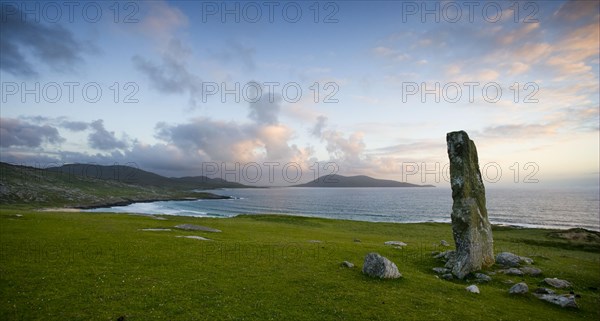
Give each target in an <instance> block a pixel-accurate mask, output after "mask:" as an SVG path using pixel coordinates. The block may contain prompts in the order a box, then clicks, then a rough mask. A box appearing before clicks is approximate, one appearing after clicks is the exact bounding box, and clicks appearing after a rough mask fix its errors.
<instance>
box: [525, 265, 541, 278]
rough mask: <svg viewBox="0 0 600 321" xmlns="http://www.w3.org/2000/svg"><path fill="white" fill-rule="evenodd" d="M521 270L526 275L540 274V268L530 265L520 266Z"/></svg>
mask: <svg viewBox="0 0 600 321" xmlns="http://www.w3.org/2000/svg"><path fill="white" fill-rule="evenodd" d="M521 271H523V273H525V274H527V275H531V276H540V275H541V274H542V270H540V269H538V268H534V267H530V266H524V267H522V268H521Z"/></svg>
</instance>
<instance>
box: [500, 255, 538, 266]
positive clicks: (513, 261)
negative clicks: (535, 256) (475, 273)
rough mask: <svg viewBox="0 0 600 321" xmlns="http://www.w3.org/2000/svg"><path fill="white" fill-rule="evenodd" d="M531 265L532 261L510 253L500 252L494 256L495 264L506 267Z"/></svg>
mask: <svg viewBox="0 0 600 321" xmlns="http://www.w3.org/2000/svg"><path fill="white" fill-rule="evenodd" d="M523 263H525V264H533V260H532V259H530V258H528V257H525V256H518V255H516V254H513V253H510V252H502V253H499V254H498V255H496V264H498V265H503V266H507V267H519V266H521V264H523Z"/></svg>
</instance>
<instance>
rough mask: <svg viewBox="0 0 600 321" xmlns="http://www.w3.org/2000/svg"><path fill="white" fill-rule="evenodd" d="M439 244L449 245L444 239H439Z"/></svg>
mask: <svg viewBox="0 0 600 321" xmlns="http://www.w3.org/2000/svg"><path fill="white" fill-rule="evenodd" d="M440 245H441V246H450V244H448V242H446V240H441V241H440Z"/></svg>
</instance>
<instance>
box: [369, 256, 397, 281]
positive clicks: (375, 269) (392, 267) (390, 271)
mask: <svg viewBox="0 0 600 321" xmlns="http://www.w3.org/2000/svg"><path fill="white" fill-rule="evenodd" d="M362 271H363V273H364V274H366V275H368V276H370V277H374V278H380V279H397V278H401V277H402V274H400V272H399V271H398V267H397V266H396V264H394V262H392V261H390V260H388V259H387V258H385V257H383V256H381V255H379V254H378V253H369V254H367V256H365V262H364V264H363V269H362Z"/></svg>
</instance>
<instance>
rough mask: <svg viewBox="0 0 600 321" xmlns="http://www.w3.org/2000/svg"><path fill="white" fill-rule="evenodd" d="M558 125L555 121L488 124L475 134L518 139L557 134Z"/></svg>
mask: <svg viewBox="0 0 600 321" xmlns="http://www.w3.org/2000/svg"><path fill="white" fill-rule="evenodd" d="M557 129H558V126H557V124H555V123H549V124H507V125H498V126H488V127H486V128H484V129H483V131H481V132H480V133H476V134H475V136H481V137H489V138H502V139H504V138H507V137H509V138H510V137H518V139H527V138H537V137H543V136H548V135H555V134H557Z"/></svg>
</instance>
